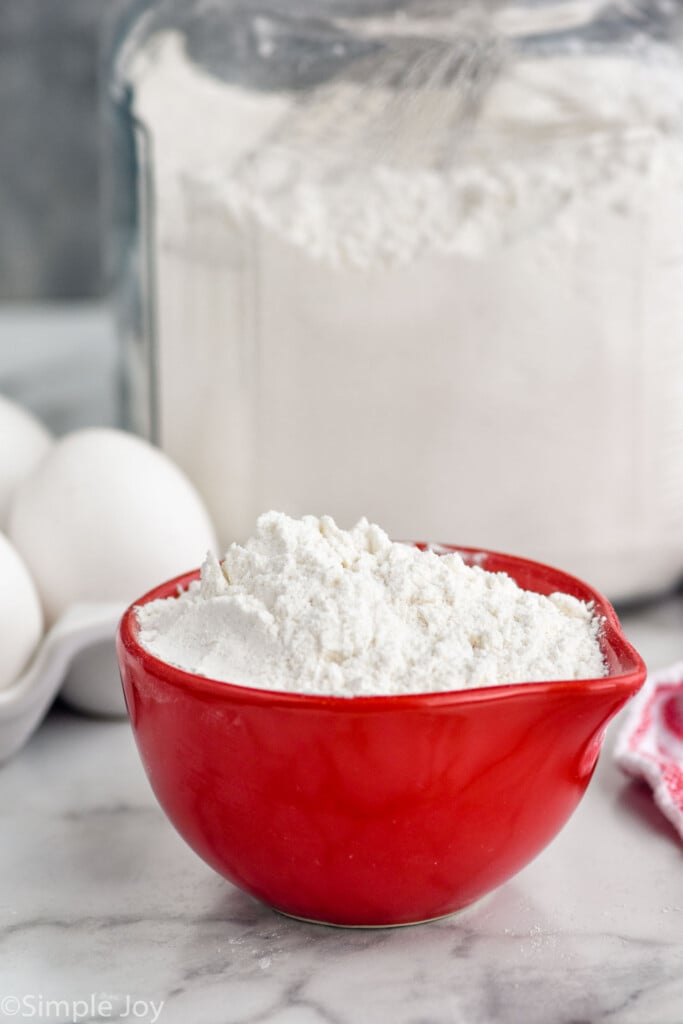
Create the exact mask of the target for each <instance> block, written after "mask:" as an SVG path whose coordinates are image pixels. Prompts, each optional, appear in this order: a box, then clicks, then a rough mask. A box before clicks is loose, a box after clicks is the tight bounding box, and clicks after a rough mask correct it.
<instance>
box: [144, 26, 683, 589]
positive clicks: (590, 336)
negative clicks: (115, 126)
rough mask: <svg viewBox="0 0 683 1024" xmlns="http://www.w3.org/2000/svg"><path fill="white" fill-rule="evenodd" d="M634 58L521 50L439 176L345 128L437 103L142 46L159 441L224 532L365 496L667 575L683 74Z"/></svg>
mask: <svg viewBox="0 0 683 1024" xmlns="http://www.w3.org/2000/svg"><path fill="white" fill-rule="evenodd" d="M261 21H263V19H261ZM418 21H419V19H418ZM259 24H261V22H259ZM256 27H257V28H258V25H257V26H256ZM266 27H267V26H266ZM407 28H408V29H410V25H407ZM265 30H266V28H263V31H265ZM259 31H260V29H259ZM437 38H438V34H437ZM267 42H268V40H267V39H265V40H264V44H265V43H267ZM634 46H635V44H634ZM643 46H644V47H645V49H643V52H641V51H640V50H638V49H637V47H636V48H635V49H634V51H633V53H631V54H630V56H629V55H627V54H626V53H625V52H624V53H623V54H621V55H620V56H617V55H616V54H614V53H612V52H611V51H610V48H609V47H604V48H599V49H595V48H593V49H590V50H589V49H586V50H581V49H578V50H577V51H576V52H574V51H572V52H568V51H567V50H564V51H562V52H558V53H553V54H550V55H545V56H543V57H538V56H533V55H528V54H525V53H524V52H522V53H520V54H519V55H518V59H515V60H514V61H511V62H510V64H509V65H507V64H506V65H505V67H504V68H503V69H502V70H501V72H500V74H499V75H498V76H497V77H496V78H495V80H494V81H493V82H492V84H491V87H490V88H489V90H488V92H487V93H486V95H485V97H484V99H483V103H482V107H481V109H480V111H479V114H478V117H477V122H476V131H473V132H471V133H469V134H467V136H466V138H465V140H464V142H463V144H462V146H459V147H458V150H457V159H455V158H454V159H452V160H450V161H445V162H444V163H443V164H442V163H440V162H439V161H436V160H434V159H432V158H431V156H426V157H425V159H424V160H422V159H420V160H415V159H412V160H411V159H408V160H401V159H398V158H396V151H397V148H400V147H398V143H397V142H392V143H391V144H389V145H387V146H385V144H384V142H383V143H382V145H378V146H377V147H376V148H372V149H371V150H368V148H367V147H365V148H362V147H360V146H357V145H356V144H355V141H354V140H356V139H357V138H362V137H363V134H362V130H361V129H362V126H363V124H367V122H368V121H369V122H370V123H371V124H374V125H377V124H379V125H382V124H384V123H385V122H386V117H385V115H386V114H387V112H388V113H392V112H393V115H395V120H396V123H397V124H398V126H399V129H398V132H397V134H398V136H399V140H398V141H399V142H400V141H401V140H403V139H404V138H405V137H412V136H411V131H412V128H414V129H415V130H416V131H417V130H418V129H419V128H420V126H422V129H423V130H424V124H431V123H432V120H433V119H436V122H437V124H438V125H441V126H442V128H443V123H444V120H445V121H446V126H448V124H449V122H448V120H447V118H446V119H444V115H443V113H442V112H441V111H442V106H443V104H444V96H443V95H441V94H439V93H438V91H435V92H434V93H433V94H432V93H430V92H429V90H426V89H423V90H422V91H421V93H420V99H419V108H418V111H417V114H419V116H415V117H413V118H411V116H410V111H413V107H414V103H413V101H412V100H411V105H410V107H409V109H408V110H406V109H405V100H402V99H401V96H400V95H399V96H397V97H395V98H393V99H392V97H391V96H389V95H387V94H386V90H385V91H384V92H383V91H382V89H381V88H379V87H377V88H376V87H374V86H373V87H372V88H366V87H365V86H364V85H363V84H362V83H361V85H359V84H358V83H356V84H354V83H353V81H347V80H346V79H345V78H344V77H342V79H341V80H340V81H339V82H338V83H336V84H334V89H332V88H331V87H329V88H328V86H327V84H323V86H321V89H320V90H314V91H313V93H312V94H311V95H310V96H309V95H304V96H302V95H301V94H300V93H297V92H287V91H286V90H282V91H276V92H267V91H258V90H253V91H249V90H247V89H246V88H242V87H240V86H239V85H238V84H236V83H234V82H227V81H223V80H221V79H220V78H218V77H216V76H212V75H211V74H209V73H208V72H207V71H206V70H204V69H202V68H201V67H199V66H198V65H197V64H195V63H194V62H193V61H192V59H191V57H190V56H189V55H188V53H187V51H186V49H185V45H184V41H183V39H182V38H181V36H180V35H179V34H176V33H174V32H160V33H157V34H156V35H154V36H153V37H151V38H150V39H149V40H148V41H147V43H146V44H145V46H144V47H143V48H142V49H141V50H140V51H139V52H138V53H137V54H136V56H135V59H134V60H132V61H131V62H130V64H129V66H127V67H126V68H125V74H126V75H127V81H128V82H129V84H130V87H131V96H132V101H133V108H134V111H135V114H136V116H137V118H138V119H139V121H140V123H141V124H142V125H143V126H144V127H145V131H144V132H139V133H138V135H137V136H136V139H137V143H138V146H139V158H140V162H141V165H142V166H143V168H145V167H148V169H149V172H150V173H149V176H148V175H146V174H144V173H142V174H140V175H139V183H140V188H141V193H140V195H139V197H138V198H139V208H140V213H141V218H142V224H141V226H142V228H143V231H146V237H147V240H148V241H149V245H150V253H151V258H150V262H149V267H148V272H149V290H150V294H151V296H152V307H153V312H154V316H155V338H156V342H157V351H156V355H155V359H154V361H153V373H154V380H153V385H154V391H155V394H156V398H157V401H158V413H159V416H158V428H159V441H160V443H161V446H162V447H163V448H164V449H165V450H166V451H167V452H168V453H169V454H170V455H171V457H172V458H173V459H174V460H175V461H176V462H177V463H178V464H179V465H180V466H181V467H182V468H183V469H184V470H185V471H186V472H187V473H188V475H189V476H190V478H191V479H192V480H193V481H194V483H195V484H196V485H197V487H198V488H199V490H200V492H201V493H202V496H203V497H204V499H205V501H206V503H207V505H208V507H209V509H210V511H211V514H212V518H213V520H214V522H215V523H216V526H217V529H218V533H219V536H220V538H221V542H222V544H223V545H224V547H227V545H228V544H229V543H230V542H232V541H243V540H245V539H246V538H247V537H248V535H249V531H250V530H251V526H252V524H253V522H254V520H255V519H256V516H257V514H258V512H259V510H261V509H264V508H281V509H286V510H287V511H288V512H289V513H290V514H293V515H301V514H303V513H304V512H305V511H306V510H308V509H311V508H325V509H328V510H329V512H330V513H331V514H332V515H334V517H335V519H336V520H337V521H338V522H341V523H343V524H344V525H346V526H348V525H350V524H351V523H353V522H354V521H355V515H356V510H357V509H358V508H359V507H360V508H363V509H365V510H367V514H368V516H369V517H370V518H371V519H372V520H374V521H376V522H381V523H382V524H383V525H384V526H385V528H386V529H387V530H388V532H389V533H390V534H391V535H392V536H395V537H402V536H403V537H405V536H407V537H412V536H419V537H457V538H458V540H459V541H461V542H462V543H463V544H470V545H482V546H484V547H487V548H492V549H496V550H503V551H525V552H527V553H528V554H529V556H530V557H533V558H536V559H538V560H539V561H545V562H551V563H554V564H558V565H563V566H566V567H567V568H568V569H569V570H570V571H572V572H574V573H576V574H577V575H579V576H584V577H586V578H589V579H592V580H595V582H596V584H597V585H598V586H599V587H600V589H602V590H604V591H606V592H607V593H608V594H609V595H610V597H611V598H612V599H613V600H617V599H620V598H624V597H628V596H632V595H634V594H640V593H643V592H646V591H648V590H650V591H652V590H656V589H658V588H660V587H664V586H666V585H667V584H670V583H672V582H674V581H675V580H676V579H677V578H678V577H679V575H680V571H681V566H682V565H683V453H682V447H683V445H682V443H681V438H682V437H683V403H681V401H680V395H681V382H682V381H683V301H682V299H681V296H682V294H683V293H682V289H681V275H680V267H681V251H682V250H681V231H680V225H681V223H683V74H682V73H681V65H680V60H679V58H678V55H677V53H676V52H675V50H674V48H673V47H668V46H666V45H664V44H661V45H660V46H658V47H657V46H655V44H654V43H653V44H651V45H650V44H647V45H646V44H643ZM401 103H403V106H401ZM356 112H358V113H357V114H356ZM413 112H414V111H413ZM432 115H433V116H432ZM359 120H360V122H361V124H360V126H359V125H358V121H359ZM390 123H394V122H393V121H391V122H390ZM307 133H308V134H307ZM441 134H443V132H442V133H441ZM438 136H439V132H438V131H436V129H435V131H434V137H435V138H434V139H432V137H431V136H430V141H431V142H432V143H433V144H434V145H436V141H435V139H436V140H438ZM316 140H318V144H316ZM465 143H466V144H465ZM423 148H424V147H422V148H420V147H419V146H417V147H416V146H413V145H411V147H410V153H409V156H411V157H414V156H415V153H417V154H418V155H420V156H421V155H422V153H423ZM430 153H431V150H430ZM371 158H372V159H371ZM148 184H149V185H150V187H149V188H147V185H148ZM147 216H149V223H147V221H146V219H145V218H146V217H147ZM454 467H457V472H456V471H454ZM407 481H409V482H410V484H409V486H406V482H407ZM463 481H467V484H466V486H465V485H464V483H463Z"/></svg>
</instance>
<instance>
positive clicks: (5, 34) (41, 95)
mask: <svg viewBox="0 0 683 1024" xmlns="http://www.w3.org/2000/svg"><path fill="white" fill-rule="evenodd" d="M111 6H112V0H0V130H1V134H0V301H6V300H24V301H32V300H43V299H63V298H69V299H73V298H84V297H92V296H97V295H99V294H100V293H101V289H102V272H101V259H100V242H99V231H100V203H99V187H98V177H99V173H98V172H99V148H100V141H101V140H100V128H99V118H98V99H97V83H98V61H99V38H98V37H99V30H100V24H101V22H102V20H103V17H104V15H105V13H106V12H107V9H109V11H110V10H111Z"/></svg>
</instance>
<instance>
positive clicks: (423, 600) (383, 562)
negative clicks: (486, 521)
mask: <svg viewBox="0 0 683 1024" xmlns="http://www.w3.org/2000/svg"><path fill="white" fill-rule="evenodd" d="M137 616H138V622H139V626H140V632H139V640H140V643H141V644H142V646H143V647H145V648H146V649H147V650H148V651H150V652H151V653H152V654H154V655H156V656H157V657H158V658H161V659H162V660H164V661H166V662H168V663H170V664H172V665H176V666H177V667H179V668H182V669H185V670H187V671H190V672H195V673H198V674H199V675H203V676H206V677H208V678H211V679H216V680H220V681H224V682H231V683H236V684H239V685H242V686H254V687H259V688H263V689H272V690H280V691H289V692H301V693H316V694H326V695H331V696H335V697H354V696H370V695H387V696H388V695H394V694H405V693H431V692H439V691H444V690H461V689H470V688H474V687H480V686H493V685H498V684H501V683H515V682H524V681H528V682H531V681H543V680H553V679H583V678H595V677H599V676H603V675H605V672H606V668H605V663H604V659H603V655H602V653H601V650H600V645H599V642H598V635H599V630H600V620H599V618H598V617H597V616H596V615H595V613H594V610H593V609H592V607H591V606H590V605H588V604H585V603H583V602H581V601H578V600H577V599H576V598H574V597H571V596H569V595H567V594H561V593H555V594H551V595H550V596H549V597H544V596H542V595H540V594H536V593H532V592H530V591H526V590H522V589H521V588H520V587H518V586H517V584H516V583H515V581H514V580H513V579H511V578H510V577H509V576H508V575H506V574H505V573H491V572H487V571H486V570H485V569H483V568H481V567H479V566H477V565H472V566H469V565H466V564H465V562H464V561H463V559H462V558H461V557H460V555H458V554H455V553H452V554H444V555H438V554H436V553H435V552H434V551H429V550H428V551H424V552H423V551H420V550H418V549H417V548H414V547H412V546H410V545H407V544H400V543H395V542H392V541H391V540H390V539H389V537H388V536H387V534H386V533H385V532H384V531H383V530H382V529H381V528H380V527H379V526H377V525H375V524H371V523H369V522H368V521H367V519H361V520H360V521H359V522H358V523H357V525H356V526H355V527H354V528H353V529H352V530H348V531H346V530H342V529H340V528H339V527H338V526H337V525H336V524H335V522H334V520H333V519H332V518H331V517H330V516H323V517H322V518H320V519H318V518H316V517H315V516H311V515H308V516H304V517H303V518H302V519H293V518H290V517H289V516H287V515H285V514H284V513H281V512H268V513H266V514H264V515H262V516H260V517H259V519H258V522H257V526H256V534H255V536H254V537H252V538H251V539H249V540H248V541H247V542H246V544H244V545H243V546H242V545H239V544H232V545H231V546H230V548H229V549H228V551H227V554H226V555H225V559H224V561H223V562H222V563H219V562H218V561H217V560H216V558H215V557H214V556H213V555H208V556H207V559H206V561H205V563H204V565H203V567H202V572H201V579H200V580H197V581H195V582H193V583H191V584H190V586H189V588H188V589H187V590H185V591H183V592H182V593H180V594H179V595H178V596H177V597H170V598H165V599H161V600H157V601H153V602H150V603H149V604H146V605H142V606H140V607H139V608H138V609H137Z"/></svg>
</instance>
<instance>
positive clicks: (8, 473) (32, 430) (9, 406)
mask: <svg viewBox="0 0 683 1024" xmlns="http://www.w3.org/2000/svg"><path fill="white" fill-rule="evenodd" d="M51 444H52V438H51V436H50V434H49V433H48V432H47V430H46V429H45V427H44V426H43V424H42V423H40V421H39V420H37V419H36V418H35V416H32V415H31V413H30V412H27V411H26V409H22V407H21V406H20V405H17V403H16V402H11V401H10V400H9V398H4V397H3V396H2V395H0V529H4V528H5V526H6V524H7V514H8V511H9V506H10V502H11V500H12V496H13V494H14V492H15V491H16V489H17V487H18V486H19V485H20V484H21V483H22V481H24V480H25V479H26V477H27V476H28V475H29V474H30V473H31V472H32V471H33V470H34V469H35V467H36V466H37V465H38V463H39V462H40V460H41V459H42V458H43V456H44V455H45V454H46V453H47V451H48V450H49V448H50V446H51Z"/></svg>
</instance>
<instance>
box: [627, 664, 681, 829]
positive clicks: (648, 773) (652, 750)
mask: <svg viewBox="0 0 683 1024" xmlns="http://www.w3.org/2000/svg"><path fill="white" fill-rule="evenodd" d="M614 756H615V758H616V760H617V764H618V765H619V766H620V767H621V768H623V770H624V771H625V772H627V773H628V774H629V775H634V776H637V777H639V778H643V779H645V780H646V781H647V782H648V783H649V784H650V786H651V787H652V790H653V793H654V798H655V803H656V804H657V806H658V807H659V809H660V810H661V812H662V814H665V815H666V817H667V818H668V819H669V821H670V822H671V823H672V824H673V826H674V828H675V829H676V831H677V832H678V833H679V835H680V837H681V839H683V661H682V662H678V663H677V664H675V665H672V667H671V668H668V669H664V670H662V671H660V672H652V673H651V674H649V675H648V677H647V680H646V681H645V685H644V686H643V688H642V689H641V690H640V692H639V693H638V694H637V695H636V697H635V698H634V700H633V703H632V705H631V709H630V712H629V715H628V719H627V721H626V724H625V725H624V727H623V728H622V730H621V733H620V734H619V736H618V739H617V745H616V749H615V754H614Z"/></svg>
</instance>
